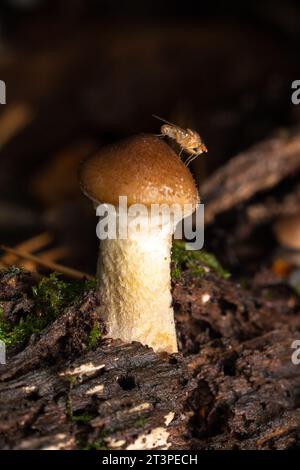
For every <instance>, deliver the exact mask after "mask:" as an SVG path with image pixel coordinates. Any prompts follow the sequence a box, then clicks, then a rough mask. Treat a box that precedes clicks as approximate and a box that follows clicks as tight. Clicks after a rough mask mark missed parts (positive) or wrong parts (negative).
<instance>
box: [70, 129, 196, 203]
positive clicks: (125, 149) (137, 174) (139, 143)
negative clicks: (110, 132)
mask: <svg viewBox="0 0 300 470" xmlns="http://www.w3.org/2000/svg"><path fill="white" fill-rule="evenodd" d="M79 182H80V186H81V188H82V191H83V192H84V193H85V194H86V195H87V196H88V197H89V198H90V199H92V200H93V201H95V202H98V203H107V204H114V205H117V204H118V202H119V196H127V198H128V199H127V202H128V204H129V205H131V204H145V205H147V206H149V205H151V204H170V205H171V204H174V203H177V204H180V205H184V204H193V206H196V204H197V203H198V202H199V196H198V191H197V188H196V185H195V182H194V180H193V177H192V175H191V173H190V171H189V170H188V168H187V167H186V166H185V164H184V163H183V162H182V161H181V160H180V158H179V157H178V155H177V154H176V153H175V152H174V151H173V150H172V149H171V147H170V146H169V145H167V144H166V143H165V142H164V141H163V140H162V139H160V138H158V137H155V136H153V135H148V134H140V135H136V136H133V137H130V138H128V139H125V140H122V141H121V142H118V143H116V144H112V145H108V146H106V147H104V148H102V149H101V150H100V151H99V152H97V153H96V154H95V155H92V156H90V157H89V158H87V159H86V160H85V161H84V162H83V163H82V164H81V166H80V170H79Z"/></svg>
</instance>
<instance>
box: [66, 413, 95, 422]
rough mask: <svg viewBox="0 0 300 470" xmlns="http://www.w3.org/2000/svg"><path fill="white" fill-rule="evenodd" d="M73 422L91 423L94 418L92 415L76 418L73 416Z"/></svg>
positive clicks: (77, 416)
mask: <svg viewBox="0 0 300 470" xmlns="http://www.w3.org/2000/svg"><path fill="white" fill-rule="evenodd" d="M71 419H72V421H73V423H89V422H90V421H91V420H92V419H93V416H90V415H76V416H74V415H73V416H72V418H71Z"/></svg>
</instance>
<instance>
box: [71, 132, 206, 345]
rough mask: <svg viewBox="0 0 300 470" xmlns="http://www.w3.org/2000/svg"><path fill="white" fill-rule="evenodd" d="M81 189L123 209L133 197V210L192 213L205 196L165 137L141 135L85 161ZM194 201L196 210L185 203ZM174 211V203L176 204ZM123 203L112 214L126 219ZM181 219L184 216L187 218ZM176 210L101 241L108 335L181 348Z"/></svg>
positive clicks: (98, 202)
mask: <svg viewBox="0 0 300 470" xmlns="http://www.w3.org/2000/svg"><path fill="white" fill-rule="evenodd" d="M79 181H80V186H81V189H82V190H83V192H84V194H85V195H87V196H88V197H89V198H90V199H92V201H94V204H95V205H96V206H99V205H100V207H101V204H110V205H113V206H114V207H115V208H118V204H119V197H120V196H126V197H127V203H128V209H127V215H128V216H129V220H128V222H129V223H130V221H132V220H134V216H132V215H130V206H131V205H132V204H143V205H144V206H145V207H146V208H147V213H146V215H145V217H146V218H147V221H149V217H150V216H149V209H150V208H151V207H152V204H154V205H157V204H163V205H167V206H168V207H171V208H172V207H174V205H177V207H178V206H179V207H180V208H182V209H185V211H184V212H183V214H184V215H183V217H186V216H188V215H190V214H191V213H192V212H193V211H194V210H195V208H196V206H197V203H198V202H199V197H198V192H197V189H196V186H195V182H194V180H193V177H192V175H191V173H190V171H189V170H188V168H187V167H186V166H185V165H184V163H183V162H182V161H181V160H180V158H179V157H178V155H177V154H176V153H175V152H174V151H173V150H172V149H171V148H170V147H169V145H167V144H166V143H165V142H164V141H163V140H162V139H160V138H158V137H155V136H153V135H147V134H141V135H137V136H133V137H130V138H128V139H126V140H123V141H121V142H119V143H116V144H113V145H109V146H107V147H104V148H103V149H101V150H100V151H99V152H98V153H96V154H95V155H92V156H90V157H89V158H87V159H86V160H85V161H84V162H83V163H82V164H81V167H80V170H79ZM187 205H189V207H190V209H186V207H187ZM172 215H174V214H173V209H172ZM119 216H120V213H119V212H118V210H117V211H116V213H115V215H114V216H113V217H114V218H115V219H116V220H115V221H114V222H116V225H117V226H118V224H120V220H119ZM181 218H182V217H181ZM177 222H178V220H176V216H174V217H173V219H172V217H171V218H170V220H168V221H166V220H164V222H163V223H162V222H161V219H160V221H159V222H158V221H156V224H154V225H153V224H152V225H151V229H149V226H148V228H147V224H146V228H141V226H140V227H136V228H135V229H133V230H129V231H128V236H127V238H124V237H121V236H120V235H119V233H117V236H116V238H115V239H111V238H107V239H104V240H100V250H99V258H98V264H97V278H98V288H99V291H100V295H101V298H102V306H101V307H100V314H101V316H102V318H103V319H104V321H105V323H106V328H107V335H108V336H109V337H112V338H115V339H117V338H120V339H122V340H123V341H126V342H132V341H139V342H141V343H142V344H145V345H148V346H150V347H152V348H153V349H154V350H155V351H156V352H159V351H166V352H168V353H173V352H177V350H178V349H177V340H176V331H175V324H174V312H173V308H172V297H171V274H170V263H171V246H172V235H173V233H174V230H175V226H176V223H177Z"/></svg>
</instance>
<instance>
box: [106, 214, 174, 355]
mask: <svg viewBox="0 0 300 470" xmlns="http://www.w3.org/2000/svg"><path fill="white" fill-rule="evenodd" d="M173 231H174V224H172V223H168V224H165V225H164V227H163V229H162V228H161V227H160V226H159V225H157V226H156V227H154V228H153V227H152V228H151V230H150V229H141V230H140V231H138V230H137V229H136V230H133V231H130V233H129V234H128V238H127V239H120V238H116V239H107V240H101V241H100V253H99V259H98V279H99V289H100V294H101V297H102V307H101V315H102V317H103V318H104V320H105V322H106V326H107V329H108V332H107V333H108V336H110V337H112V338H120V339H122V340H124V341H126V342H131V341H139V342H141V343H143V344H145V345H148V346H150V347H152V348H153V349H154V350H155V351H157V352H158V351H167V352H168V353H174V352H177V341H176V332H175V324H174V314H173V308H172V305H171V304H172V297H171V277H170V263H171V259H170V258H171V245H172V234H173Z"/></svg>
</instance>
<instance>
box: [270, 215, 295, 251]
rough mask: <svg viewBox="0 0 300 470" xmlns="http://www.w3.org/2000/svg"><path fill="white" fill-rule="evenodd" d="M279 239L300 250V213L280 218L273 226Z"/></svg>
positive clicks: (282, 243) (288, 246)
mask: <svg viewBox="0 0 300 470" xmlns="http://www.w3.org/2000/svg"><path fill="white" fill-rule="evenodd" d="M273 230H274V233H275V236H276V238H277V241H278V242H279V243H280V244H281V245H283V246H285V247H286V248H290V249H292V250H297V251H299V250H300V213H296V214H293V215H286V216H284V217H281V218H280V219H278V220H277V221H276V222H275V224H274V227H273Z"/></svg>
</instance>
